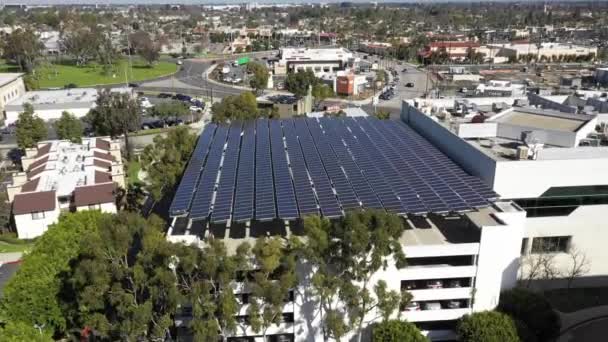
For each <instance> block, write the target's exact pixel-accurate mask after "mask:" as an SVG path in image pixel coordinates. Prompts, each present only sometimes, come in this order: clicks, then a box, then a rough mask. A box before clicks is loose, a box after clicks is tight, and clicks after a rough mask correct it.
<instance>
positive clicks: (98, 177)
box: [95, 170, 112, 184]
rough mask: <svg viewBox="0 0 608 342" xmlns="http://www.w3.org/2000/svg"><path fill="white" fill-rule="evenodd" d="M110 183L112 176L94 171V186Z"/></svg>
mask: <svg viewBox="0 0 608 342" xmlns="http://www.w3.org/2000/svg"><path fill="white" fill-rule="evenodd" d="M111 181H112V176H111V175H110V174H109V173H107V172H101V171H97V170H95V184H101V183H109V182H111Z"/></svg>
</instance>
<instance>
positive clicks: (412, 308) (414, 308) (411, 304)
mask: <svg viewBox="0 0 608 342" xmlns="http://www.w3.org/2000/svg"><path fill="white" fill-rule="evenodd" d="M404 311H420V304H418V302H409V303H408V304H407V305H406V306H405V309H404Z"/></svg>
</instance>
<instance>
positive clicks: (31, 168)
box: [27, 156, 49, 170]
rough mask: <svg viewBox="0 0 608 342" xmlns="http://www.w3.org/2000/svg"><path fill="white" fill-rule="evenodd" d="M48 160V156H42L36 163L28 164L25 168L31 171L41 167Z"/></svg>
mask: <svg viewBox="0 0 608 342" xmlns="http://www.w3.org/2000/svg"><path fill="white" fill-rule="evenodd" d="M48 160H49V156H44V157H43V158H40V159H38V160H36V161H34V162H33V163H31V164H30V166H29V167H28V168H27V169H28V170H33V169H35V168H36V167H38V166H40V165H43V164H44V163H46V162H47V161H48Z"/></svg>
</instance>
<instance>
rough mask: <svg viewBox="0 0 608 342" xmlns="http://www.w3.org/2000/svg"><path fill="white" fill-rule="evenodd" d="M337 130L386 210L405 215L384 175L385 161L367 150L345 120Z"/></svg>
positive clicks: (337, 126) (340, 120) (338, 124)
mask: <svg viewBox="0 0 608 342" xmlns="http://www.w3.org/2000/svg"><path fill="white" fill-rule="evenodd" d="M336 128H337V130H338V133H339V134H340V136H341V137H342V139H343V140H344V141H345V142H346V144H347V146H348V149H349V150H350V151H351V155H352V157H353V159H354V161H355V163H356V164H357V166H358V167H359V168H360V169H361V171H363V174H364V175H365V177H366V179H367V181H368V182H369V183H370V185H371V186H372V189H373V190H374V192H375V193H376V196H378V198H379V199H380V201H381V202H382V206H383V207H384V209H386V210H387V211H390V212H392V213H395V214H405V213H406V210H405V208H404V207H403V205H402V204H401V202H400V201H399V199H398V198H397V196H396V194H395V193H394V192H393V189H392V186H391V185H390V183H388V182H387V181H388V179H387V177H386V175H384V174H383V171H384V170H385V169H387V167H386V165H385V161H384V160H383V159H382V158H380V156H378V155H377V153H376V152H372V151H370V150H369V149H367V146H366V145H365V143H364V142H362V141H361V140H360V139H359V137H357V136H356V135H355V134H353V133H352V132H351V131H349V130H348V128H347V126H346V123H345V121H344V120H342V119H339V120H337V123H336Z"/></svg>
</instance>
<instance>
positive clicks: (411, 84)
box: [405, 82, 414, 88]
mask: <svg viewBox="0 0 608 342" xmlns="http://www.w3.org/2000/svg"><path fill="white" fill-rule="evenodd" d="M405 86H406V87H408V88H413V87H414V83H412V82H407V83H406V84H405Z"/></svg>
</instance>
